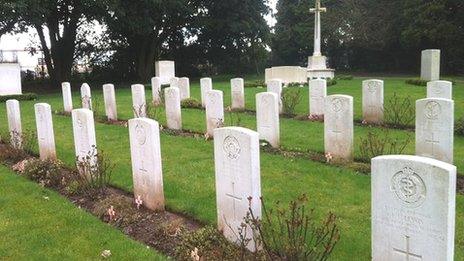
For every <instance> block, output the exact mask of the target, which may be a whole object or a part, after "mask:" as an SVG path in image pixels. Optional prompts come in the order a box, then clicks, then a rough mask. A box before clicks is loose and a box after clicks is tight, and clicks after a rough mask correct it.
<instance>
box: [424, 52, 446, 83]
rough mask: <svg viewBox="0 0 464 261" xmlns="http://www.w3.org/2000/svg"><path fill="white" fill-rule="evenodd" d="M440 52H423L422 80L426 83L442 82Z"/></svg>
mask: <svg viewBox="0 0 464 261" xmlns="http://www.w3.org/2000/svg"><path fill="white" fill-rule="evenodd" d="M440 53H441V51H440V50H424V51H422V60H421V79H422V80H424V81H438V80H440Z"/></svg>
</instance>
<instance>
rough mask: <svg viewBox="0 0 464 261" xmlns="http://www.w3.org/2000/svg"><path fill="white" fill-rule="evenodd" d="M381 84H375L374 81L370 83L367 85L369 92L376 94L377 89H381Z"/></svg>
mask: <svg viewBox="0 0 464 261" xmlns="http://www.w3.org/2000/svg"><path fill="white" fill-rule="evenodd" d="M379 85H380V84H379V82H374V81H370V82H368V83H367V90H368V91H369V92H370V93H374V92H376V91H377V87H379Z"/></svg>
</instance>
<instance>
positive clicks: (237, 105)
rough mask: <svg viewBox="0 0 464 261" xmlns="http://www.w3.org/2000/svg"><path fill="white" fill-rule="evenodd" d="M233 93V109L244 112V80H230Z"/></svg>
mask: <svg viewBox="0 0 464 261" xmlns="http://www.w3.org/2000/svg"><path fill="white" fill-rule="evenodd" d="M230 86H231V92H232V106H231V107H232V109H233V110H244V109H245V83H244V81H243V79H242V78H235V79H232V80H230Z"/></svg>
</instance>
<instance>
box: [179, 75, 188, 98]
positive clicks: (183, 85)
mask: <svg viewBox="0 0 464 261" xmlns="http://www.w3.org/2000/svg"><path fill="white" fill-rule="evenodd" d="M179 90H180V100H181V101H182V100H185V99H189V98H190V79H189V78H187V77H182V78H180V79H179Z"/></svg>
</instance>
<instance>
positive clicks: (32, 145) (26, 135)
mask: <svg viewBox="0 0 464 261" xmlns="http://www.w3.org/2000/svg"><path fill="white" fill-rule="evenodd" d="M37 146H38V144H37V133H36V132H35V131H31V130H26V131H23V134H22V149H23V150H24V151H25V152H26V153H28V154H30V155H35V154H36V151H37Z"/></svg>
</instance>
